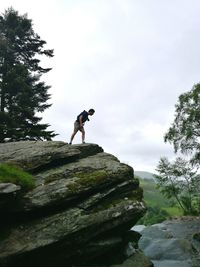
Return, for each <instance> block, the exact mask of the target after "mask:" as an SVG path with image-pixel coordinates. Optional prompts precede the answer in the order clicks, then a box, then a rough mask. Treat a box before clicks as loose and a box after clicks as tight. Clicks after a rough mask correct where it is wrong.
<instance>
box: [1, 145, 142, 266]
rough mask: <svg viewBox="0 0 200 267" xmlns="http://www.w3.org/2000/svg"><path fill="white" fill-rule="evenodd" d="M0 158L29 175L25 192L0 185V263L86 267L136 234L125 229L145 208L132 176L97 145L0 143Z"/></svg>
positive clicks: (129, 227)
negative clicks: (32, 183) (33, 183)
mask: <svg viewBox="0 0 200 267" xmlns="http://www.w3.org/2000/svg"><path fill="white" fill-rule="evenodd" d="M0 162H4V163H5V162H6V163H12V164H15V165H18V166H20V167H22V168H23V169H24V170H26V171H28V172H30V173H32V174H33V175H34V176H35V179H36V186H35V188H34V189H32V190H31V191H29V192H26V193H24V192H22V191H21V190H19V187H18V186H17V187H15V186H11V185H9V184H6V185H4V184H2V185H1V187H0V196H1V201H0V212H1V222H0V223H1V228H0V233H1V234H0V266H4V267H8V266H9V267H10V266H13V267H14V266H21V267H23V266H26V267H29V266H30V267H33V266H50V267H51V266H90V263H89V262H92V261H95V259H97V258H99V259H100V258H101V259H102V255H110V253H118V252H119V251H121V250H122V248H124V246H125V245H126V243H128V242H129V241H131V242H132V241H134V240H130V239H131V238H132V239H138V237H135V236H134V234H130V235H129V234H128V231H129V229H131V228H132V226H133V225H134V224H135V223H136V222H137V221H138V220H139V218H140V217H141V216H143V214H144V213H145V210H146V208H145V206H144V204H143V202H142V190H141V188H140V187H139V184H138V180H136V179H134V178H133V177H134V175H133V169H132V168H131V167H130V166H128V165H126V164H123V163H120V162H119V160H118V159H117V158H116V157H114V156H112V155H110V154H107V153H105V152H104V151H103V149H102V148H101V147H99V146H98V145H95V144H84V145H73V146H70V145H67V144H66V143H64V142H55V141H54V142H52V141H48V142H42V141H37V142H35V141H24V142H16V143H7V144H0ZM1 188H3V189H2V192H1ZM5 188H8V190H5ZM10 188H12V190H11V189H10ZM8 195H9V197H7V196H8ZM2 199H3V200H2ZM133 236H134V237H133ZM135 241H136V240H135ZM103 260H104V261H105V257H104V258H103ZM91 266H92V265H91ZM107 266H108V265H107Z"/></svg>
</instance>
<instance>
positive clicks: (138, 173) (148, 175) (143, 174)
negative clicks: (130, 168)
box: [134, 171, 154, 180]
mask: <svg viewBox="0 0 200 267" xmlns="http://www.w3.org/2000/svg"><path fill="white" fill-rule="evenodd" d="M134 174H135V176H139V177H140V178H142V179H150V180H154V177H153V175H154V174H153V173H151V172H143V171H135V172H134Z"/></svg>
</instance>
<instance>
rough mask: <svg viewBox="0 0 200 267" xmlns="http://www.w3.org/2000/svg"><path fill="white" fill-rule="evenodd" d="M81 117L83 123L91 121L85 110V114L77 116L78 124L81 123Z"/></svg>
mask: <svg viewBox="0 0 200 267" xmlns="http://www.w3.org/2000/svg"><path fill="white" fill-rule="evenodd" d="M81 115H82V122H85V121H89V119H88V112H87V111H85V110H84V111H83V112H81V113H80V114H79V115H78V116H77V119H76V121H77V122H79V118H80V116H81Z"/></svg>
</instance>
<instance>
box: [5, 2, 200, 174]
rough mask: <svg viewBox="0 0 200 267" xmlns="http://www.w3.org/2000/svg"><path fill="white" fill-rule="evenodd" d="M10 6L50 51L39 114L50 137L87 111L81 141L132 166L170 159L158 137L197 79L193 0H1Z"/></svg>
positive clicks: (197, 8)
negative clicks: (45, 97) (46, 102)
mask: <svg viewBox="0 0 200 267" xmlns="http://www.w3.org/2000/svg"><path fill="white" fill-rule="evenodd" d="M10 6H12V7H13V8H14V9H16V10H17V11H19V14H20V15H23V14H24V13H27V14H28V18H30V19H32V20H33V29H34V31H35V32H36V33H38V34H39V35H40V37H41V38H42V39H43V40H45V41H46V42H47V46H46V48H48V49H52V48H53V49H54V55H55V56H54V58H53V59H52V58H51V59H45V60H44V61H43V66H48V67H53V69H52V71H51V72H49V73H48V74H45V75H43V80H45V81H46V82H47V84H48V85H51V86H52V87H51V89H50V93H51V94H52V97H51V101H50V102H51V103H53V105H52V106H51V108H49V109H48V110H47V111H45V112H44V113H43V114H42V116H43V122H48V123H49V124H51V129H53V130H55V131H56V133H58V134H59V135H58V136H57V137H56V138H55V140H62V141H65V142H69V139H70V136H71V133H72V130H73V123H74V120H75V118H76V116H77V115H78V114H79V113H80V112H81V111H83V110H84V109H86V110H88V109H90V108H94V109H95V110H96V113H95V115H94V116H93V117H91V119H90V122H87V123H86V125H85V130H86V142H89V143H97V144H99V145H100V146H102V147H103V149H104V150H105V151H106V152H109V153H112V154H114V155H115V156H117V157H118V158H119V160H120V161H122V162H124V163H128V164H129V165H131V166H132V167H133V168H134V169H135V170H137V171H139V170H140V171H150V172H155V168H156V165H157V164H158V161H159V159H160V157H161V156H167V157H169V158H172V157H173V148H172V146H171V145H169V144H165V143H164V141H163V135H164V133H166V131H167V130H168V128H169V127H170V124H171V123H172V122H173V118H174V110H175V109H174V106H175V104H176V103H177V101H178V96H179V95H180V94H182V93H183V92H186V91H189V90H190V89H191V88H192V86H193V85H194V84H195V83H198V82H199V81H200V16H199V14H200V1H199V0H163V1H160V0H43V1H42V0H40V1H38V0H29V1H27V0H1V1H0V11H1V13H3V12H4V10H5V9H7V8H8V7H10ZM80 142H81V136H80V134H77V136H76V137H75V139H74V143H80Z"/></svg>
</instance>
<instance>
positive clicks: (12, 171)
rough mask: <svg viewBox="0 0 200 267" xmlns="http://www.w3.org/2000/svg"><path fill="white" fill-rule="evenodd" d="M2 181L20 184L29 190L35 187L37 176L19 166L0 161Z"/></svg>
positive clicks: (0, 178)
mask: <svg viewBox="0 0 200 267" xmlns="http://www.w3.org/2000/svg"><path fill="white" fill-rule="evenodd" d="M0 183H13V184H16V185H20V186H21V188H22V190H24V191H27V190H30V189H32V188H34V186H35V178H34V177H33V176H32V175H31V174H29V173H27V172H25V171H23V170H22V169H21V168H20V167H18V166H15V165H12V164H8V163H0Z"/></svg>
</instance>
